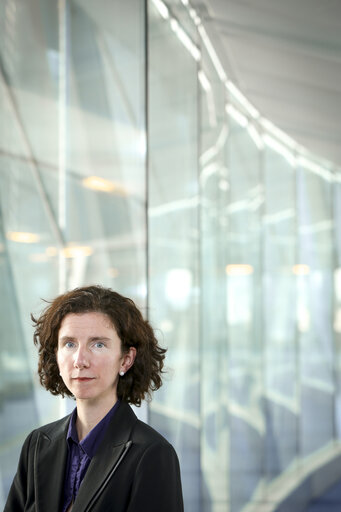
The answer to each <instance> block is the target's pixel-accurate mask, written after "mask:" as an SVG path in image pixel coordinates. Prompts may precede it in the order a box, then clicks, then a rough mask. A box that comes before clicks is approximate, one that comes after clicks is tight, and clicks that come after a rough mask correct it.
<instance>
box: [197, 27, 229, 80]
mask: <svg viewBox="0 0 341 512" xmlns="http://www.w3.org/2000/svg"><path fill="white" fill-rule="evenodd" d="M198 31H199V34H200V36H201V39H202V40H203V43H204V45H205V47H206V50H207V52H208V54H209V56H210V58H211V61H212V64H213V66H214V67H215V70H216V72H217V73H218V76H219V78H220V80H222V82H224V83H225V82H226V80H227V76H226V73H225V70H224V68H223V66H222V65H221V62H220V60H219V58H218V55H217V54H216V51H215V49H214V48H213V45H212V43H211V41H210V38H209V37H208V35H207V32H206V30H205V29H204V27H203V25H202V24H200V25H199V26H198Z"/></svg>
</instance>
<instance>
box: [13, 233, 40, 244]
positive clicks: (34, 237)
mask: <svg viewBox="0 0 341 512" xmlns="http://www.w3.org/2000/svg"><path fill="white" fill-rule="evenodd" d="M6 238H7V240H10V241H11V242H19V243H22V244H36V243H37V242H39V240H40V236H39V235H38V234H37V233H29V232H26V231H8V232H7V233H6Z"/></svg>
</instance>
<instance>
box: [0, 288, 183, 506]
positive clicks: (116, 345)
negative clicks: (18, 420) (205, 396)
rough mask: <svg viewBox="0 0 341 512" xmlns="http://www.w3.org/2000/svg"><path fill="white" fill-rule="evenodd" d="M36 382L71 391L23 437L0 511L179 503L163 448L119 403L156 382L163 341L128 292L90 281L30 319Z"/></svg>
mask: <svg viewBox="0 0 341 512" xmlns="http://www.w3.org/2000/svg"><path fill="white" fill-rule="evenodd" d="M32 320H33V322H34V325H35V333H34V342H35V344H36V345H37V346H38V348H39V365H38V373H39V377H40V382H41V384H42V385H43V386H44V387H45V388H46V389H47V390H48V391H50V392H51V393H52V394H54V395H62V396H64V395H68V396H73V397H74V398H75V399H76V408H75V409H74V411H73V412H72V414H71V415H69V416H67V417H66V418H63V419H61V420H58V421H55V422H54V423H50V424H49V425H45V426H44V427H41V428H38V429H37V430H34V431H33V432H32V433H31V434H30V435H29V436H28V437H27V439H26V441H25V443H24V445H23V448H22V452H21V456H20V460H19V465H18V470H17V473H16V475H15V477H14V480H13V484H12V487H11V489H10V492H9V495H8V499H7V503H6V505H5V509H4V512H19V511H25V512H33V511H37V512H69V511H70V510H72V512H87V511H92V512H107V511H108V512H109V511H115V512H154V511H155V512H181V511H183V501H182V490H181V481H180V470H179V463H178V458H177V455H176V453H175V451H174V449H173V447H172V446H171V445H170V444H169V443H168V442H167V441H166V440H165V439H164V438H163V437H162V436H161V435H160V434H159V433H157V432H156V431H155V430H153V429H152V428H151V427H149V426H148V425H146V424H145V423H143V422H141V421H139V420H138V419H137V417H136V416H135V414H134V412H133V411H132V409H131V408H130V406H129V405H128V404H129V403H130V404H134V405H140V404H141V400H142V399H143V398H144V397H145V396H146V395H150V392H151V391H153V390H156V389H158V388H159V387H160V386H161V384H162V381H161V373H162V368H163V360H164V357H165V350H164V349H162V348H161V347H160V346H159V345H158V343H157V340H156V339H155V337H154V333H153V330H152V328H151V327H150V325H149V323H148V322H147V321H146V320H144V319H143V317H142V315H141V313H140V312H139V310H138V309H137V308H136V306H135V304H134V303H133V301H132V300H130V299H127V298H125V297H122V296H121V295H119V294H118V293H116V292H114V291H112V290H110V289H107V288H102V287H100V286H88V287H83V288H78V289H75V290H73V291H70V292H68V293H65V294H64V295H61V296H59V297H57V298H56V299H55V300H54V301H52V302H51V303H50V304H49V306H48V307H47V308H46V309H45V311H44V312H43V313H42V315H41V316H40V317H39V318H38V319H35V318H34V317H32Z"/></svg>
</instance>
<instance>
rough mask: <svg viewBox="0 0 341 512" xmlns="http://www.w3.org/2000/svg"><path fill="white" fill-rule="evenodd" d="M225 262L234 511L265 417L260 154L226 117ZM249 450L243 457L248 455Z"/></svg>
mask: <svg viewBox="0 0 341 512" xmlns="http://www.w3.org/2000/svg"><path fill="white" fill-rule="evenodd" d="M228 142H229V146H228V148H229V153H228V154H229V161H228V168H229V170H230V179H229V185H230V189H229V204H228V207H227V211H228V220H229V225H228V260H227V266H226V269H225V271H226V287H227V310H226V321H227V326H228V343H229V352H228V355H229V370H228V374H229V414H230V415H229V417H230V499H231V505H230V510H231V512H237V511H239V510H241V509H242V507H243V506H244V505H245V504H246V503H247V502H248V501H250V500H251V499H252V497H253V496H257V495H258V493H259V489H260V484H261V479H262V472H263V458H262V450H263V443H264V439H263V438H264V431H265V420H264V415H263V400H262V393H263V376H262V348H263V346H262V344H263V339H262V335H261V328H262V300H261V294H260V283H261V281H260V276H261V245H260V242H261V239H260V214H261V208H262V204H263V192H262V187H261V182H260V152H259V150H258V148H257V146H256V144H255V142H254V140H253V139H252V138H251V137H250V134H249V132H248V130H247V129H246V128H245V127H243V126H241V125H240V124H238V123H237V122H236V121H235V120H233V119H231V118H230V136H229V140H228ZM246 453H247V456H246Z"/></svg>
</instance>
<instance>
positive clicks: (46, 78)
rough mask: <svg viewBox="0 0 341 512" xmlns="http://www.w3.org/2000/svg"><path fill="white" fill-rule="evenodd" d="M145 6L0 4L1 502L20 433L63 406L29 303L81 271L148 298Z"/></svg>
mask: <svg viewBox="0 0 341 512" xmlns="http://www.w3.org/2000/svg"><path fill="white" fill-rule="evenodd" d="M58 5H59V7H60V9H59V8H58ZM63 5H65V7H64V8H63ZM144 16H145V12H144V3H143V2H139V1H138V0H133V1H130V2H126V3H124V5H122V3H121V2H120V1H119V0H116V1H113V2H109V3H108V2H104V1H100V2H97V3H96V5H94V4H93V2H90V1H85V2H76V1H70V2H65V4H63V2H60V3H59V4H58V2H45V1H44V2H42V1H39V0H32V1H30V2H26V3H22V2H18V1H17V0H12V1H7V2H4V3H3V4H2V6H1V7H0V23H1V27H0V28H1V30H0V58H1V63H2V65H1V69H0V71H1V73H0V123H1V124H0V151H1V154H0V221H1V228H2V229H1V233H0V235H1V240H0V281H1V282H0V284H1V285H2V290H3V293H5V294H6V301H4V302H6V303H5V304H3V306H2V313H1V322H2V325H3V326H4V328H5V329H6V333H7V336H6V338H5V339H3V340H2V342H1V357H0V370H1V372H0V373H1V382H0V391H1V400H2V402H1V405H2V409H1V411H0V425H1V427H0V428H1V431H0V434H1V438H0V454H1V455H0V457H1V468H4V469H2V473H1V475H0V480H1V486H2V491H0V508H1V505H3V501H4V499H5V497H6V496H7V492H8V488H9V485H10V483H11V480H12V478H13V474H14V472H15V469H16V466H17V461H18V454H19V450H20V448H21V445H22V441H23V438H24V437H26V435H27V434H28V433H29V431H30V430H32V428H34V427H35V426H36V425H38V424H43V423H47V422H48V421H52V420H54V419H57V418H58V416H60V414H62V413H64V412H66V410H67V409H68V408H69V407H70V403H69V402H66V401H64V402H63V401H61V400H59V399H58V398H56V397H52V395H50V394H49V393H47V392H46V391H44V390H43V389H42V388H41V387H40V386H39V385H38V382H37V379H36V377H33V375H36V367H37V354H36V350H35V348H34V347H33V343H32V327H31V322H30V316H29V315H30V313H31V312H33V313H35V314H37V313H39V311H40V310H41V308H42V306H43V304H42V302H41V298H45V299H50V298H52V297H54V296H56V295H57V294H58V292H59V291H60V290H64V289H65V288H72V287H74V286H78V285H83V284H86V283H100V284H104V285H107V286H111V287H113V288H115V289H116V290H117V291H119V292H120V293H123V294H125V295H128V296H130V297H132V298H134V299H135V300H136V301H137V303H138V305H139V306H142V307H143V306H145V299H146V214H145V208H146V202H145V196H146V189H145V182H146V168H145V160H146V158H145V155H146V134H145V105H144V97H145V58H144V53H145V34H144V27H145V19H144ZM60 43H62V44H61V45H60ZM89 178H92V179H89ZM8 340H10V341H8ZM62 403H63V405H61V404H62ZM73 406H74V403H73V402H72V403H71V407H73ZM18 411H20V415H19V416H18ZM26 413H27V414H26ZM14 415H16V421H14V419H13V417H14Z"/></svg>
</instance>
